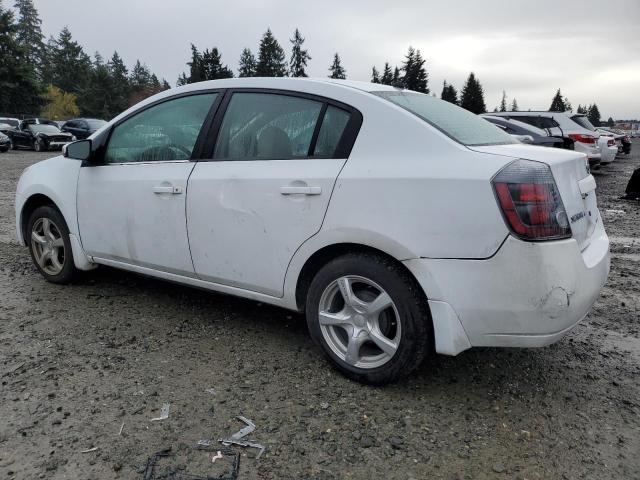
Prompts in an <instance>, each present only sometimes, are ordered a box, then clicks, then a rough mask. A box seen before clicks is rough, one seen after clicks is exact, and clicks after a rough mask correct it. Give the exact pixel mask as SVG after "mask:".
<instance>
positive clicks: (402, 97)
mask: <svg viewBox="0 0 640 480" xmlns="http://www.w3.org/2000/svg"><path fill="white" fill-rule="evenodd" d="M372 93H373V94H374V95H377V96H379V97H382V98H384V99H386V100H389V101H390V102H392V103H395V104H396V105H398V106H400V107H402V108H404V109H405V110H408V111H410V112H411V113H413V114H414V115H416V116H417V117H420V118H421V119H422V120H424V121H425V122H427V123H428V124H429V125H431V126H433V127H435V128H437V129H438V130H440V131H441V132H442V133H444V134H445V135H447V136H448V137H450V138H452V139H454V140H455V141H457V142H459V143H461V144H463V145H467V146H480V145H507V144H512V143H518V142H517V141H516V140H514V139H513V138H511V136H510V135H509V134H508V133H505V132H503V131H502V130H500V129H499V128H495V126H494V125H492V124H490V123H489V122H487V121H485V120H484V119H482V118H480V117H479V116H477V115H474V114H473V113H471V112H469V111H467V110H465V109H463V108H460V107H458V106H457V105H454V104H452V103H449V102H445V101H444V100H439V99H437V98H434V97H430V96H429V95H424V94H422V93H416V92H406V91H398V92H392V91H382V92H372Z"/></svg>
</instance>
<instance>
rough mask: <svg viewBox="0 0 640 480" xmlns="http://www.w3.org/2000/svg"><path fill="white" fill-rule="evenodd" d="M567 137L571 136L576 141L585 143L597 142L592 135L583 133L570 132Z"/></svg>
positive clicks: (592, 143) (593, 143)
mask: <svg viewBox="0 0 640 480" xmlns="http://www.w3.org/2000/svg"><path fill="white" fill-rule="evenodd" d="M569 137H571V138H573V139H574V140H575V141H576V142H580V143H586V144H589V145H595V144H596V143H598V139H597V138H596V137H594V136H592V135H583V134H581V133H570V134H569Z"/></svg>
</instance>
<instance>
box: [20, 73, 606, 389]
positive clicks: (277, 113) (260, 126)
mask: <svg viewBox="0 0 640 480" xmlns="http://www.w3.org/2000/svg"><path fill="white" fill-rule="evenodd" d="M585 159H586V157H585V155H584V154H581V153H577V152H574V151H568V150H561V149H542V148H537V147H532V146H527V145H522V144H520V143H516V142H515V141H514V140H512V139H511V137H510V136H509V135H507V134H506V133H504V132H501V131H500V130H499V129H497V128H495V127H494V126H493V125H491V124H489V123H488V122H486V121H485V120H483V119H482V118H479V117H477V116H475V115H473V114H471V113H469V112H467V111H466V110H463V109H461V108H458V107H456V106H454V105H452V104H451V103H447V102H443V101H441V100H438V99H435V98H432V97H430V96H428V95H422V94H419V93H415V92H411V91H407V90H400V89H395V88H392V87H386V86H382V85H379V84H372V83H360V82H348V81H333V80H329V79H318V80H311V79H290V78H277V79H275V78H269V79H266V78H248V79H228V80H217V81H211V82H203V83H197V84H192V85H187V86H184V87H181V88H177V89H171V90H168V91H166V92H163V93H160V94H158V95H156V96H154V97H151V98H149V99H147V100H145V101H143V102H142V103H140V104H138V105H136V106H134V107H132V108H131V109H129V110H127V111H126V112H124V113H122V114H121V115H120V116H118V117H117V118H115V119H114V120H113V121H111V122H110V123H108V124H107V125H106V126H104V127H103V128H102V129H100V130H99V131H98V132H96V133H95V134H93V135H92V136H91V137H90V138H89V139H88V140H81V141H78V142H75V143H72V144H70V145H68V147H67V148H66V149H65V152H64V156H59V157H55V158H52V159H49V160H45V161H43V162H40V163H37V164H35V165H33V166H31V167H29V168H27V169H26V170H25V172H24V173H23V175H22V177H21V179H20V182H19V185H18V189H17V194H16V202H15V204H16V222H17V231H18V237H19V240H20V241H21V242H22V244H24V245H26V246H28V247H29V249H30V252H31V256H32V258H33V261H34V263H35V265H36V266H37V268H38V269H39V271H40V272H41V273H42V275H43V276H44V277H45V278H46V279H47V280H49V281H51V282H55V283H66V282H69V281H71V280H72V278H73V277H74V275H75V274H76V273H77V272H78V271H79V270H91V269H92V268H94V267H96V266H97V265H108V266H110V267H115V268H120V269H123V270H129V271H132V272H137V273H141V274H145V275H150V276H154V277H158V278H162V279H166V280H170V281H174V282H178V283H183V284H187V285H192V286H195V287H200V288H205V289H210V290H215V291H218V292H224V293H229V294H233V295H239V296H242V297H246V298H249V299H253V300H257V301H261V302H266V303H270V304H273V305H278V306H281V307H284V308H287V309H292V310H297V311H302V312H306V318H307V322H308V326H309V330H310V332H311V336H312V337H313V339H314V340H315V341H317V342H318V343H319V344H320V345H321V347H322V349H323V351H324V352H325V353H326V355H327V357H328V358H329V359H330V361H331V362H332V363H333V364H334V365H335V366H336V367H337V368H338V369H339V370H340V371H342V372H343V373H344V374H345V375H347V376H349V377H350V378H353V379H356V380H359V381H363V382H368V383H375V384H382V383H386V382H390V381H393V380H396V379H397V378H399V377H400V376H402V375H406V374H408V373H409V372H411V371H412V370H414V369H415V368H416V367H418V366H419V365H420V364H421V362H422V361H423V359H425V358H426V357H427V354H428V353H429V352H430V351H434V350H435V352H438V353H441V354H446V355H457V354H459V353H460V352H462V351H464V350H466V349H468V348H470V347H474V346H502V347H536V346H544V345H548V344H550V343H552V342H555V341H557V340H558V339H560V338H561V337H562V336H563V335H564V334H565V333H567V332H568V331H569V330H571V328H573V327H574V326H575V325H576V323H578V322H579V321H580V320H581V319H582V318H584V317H585V315H586V314H587V313H588V311H589V309H590V308H591V306H592V304H593V303H594V301H595V299H596V298H597V296H598V294H599V292H600V289H601V287H602V285H603V284H604V282H605V280H606V278H607V274H608V272H609V240H608V238H607V235H606V233H605V230H604V228H603V225H602V219H601V217H600V214H599V212H598V208H597V205H596V196H595V187H596V184H595V181H594V178H593V177H592V176H591V175H590V174H589V171H588V165H587V163H586V160H585Z"/></svg>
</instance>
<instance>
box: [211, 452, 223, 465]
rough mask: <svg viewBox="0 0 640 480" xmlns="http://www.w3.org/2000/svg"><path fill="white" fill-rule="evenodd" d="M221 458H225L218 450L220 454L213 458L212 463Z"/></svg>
mask: <svg viewBox="0 0 640 480" xmlns="http://www.w3.org/2000/svg"><path fill="white" fill-rule="evenodd" d="M221 458H224V456H223V455H222V452H221V451H220V450H218V453H216V454H215V455H214V456H213V457H211V463H216V460H220V459H221Z"/></svg>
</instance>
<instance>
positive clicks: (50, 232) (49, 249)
mask: <svg viewBox="0 0 640 480" xmlns="http://www.w3.org/2000/svg"><path fill="white" fill-rule="evenodd" d="M27 234H28V235H29V236H28V238H27V239H26V240H27V243H28V244H29V251H30V252H31V258H32V260H33V263H34V264H35V266H36V268H37V269H38V270H39V271H40V273H41V274H42V276H43V277H44V278H45V279H46V280H47V281H49V282H53V283H69V282H70V281H71V280H72V279H73V278H74V277H75V276H76V274H77V273H78V270H77V269H76V267H75V265H74V264H73V254H72V252H71V241H70V240H69V229H68V228H67V224H66V222H65V221H64V218H63V217H62V214H61V213H60V212H59V211H58V210H57V209H56V208H54V207H51V206H44V207H38V208H37V209H36V210H35V211H34V212H33V213H32V214H31V217H29V223H28V226H27Z"/></svg>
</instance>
